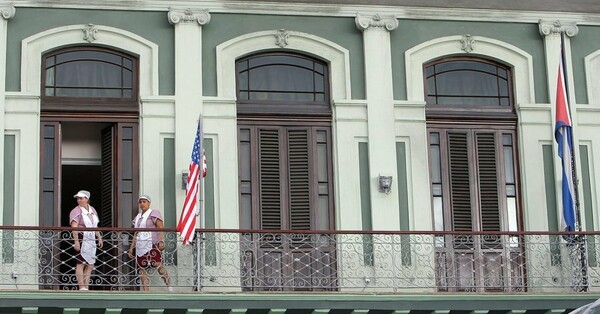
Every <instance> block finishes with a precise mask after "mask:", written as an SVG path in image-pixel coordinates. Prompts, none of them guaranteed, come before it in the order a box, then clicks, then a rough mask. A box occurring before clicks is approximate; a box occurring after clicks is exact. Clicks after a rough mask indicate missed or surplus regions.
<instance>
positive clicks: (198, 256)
mask: <svg viewBox="0 0 600 314" xmlns="http://www.w3.org/2000/svg"><path fill="white" fill-rule="evenodd" d="M198 125H202V114H199V115H198ZM200 147H201V148H202V149H201V151H200V154H201V155H200V165H199V167H200V175H199V178H198V180H199V181H200V182H198V185H199V189H198V210H197V211H196V219H198V220H199V222H200V223H199V224H197V226H200V228H201V229H204V219H203V218H204V206H203V205H204V197H203V195H204V178H203V175H204V129H203V128H200ZM194 233H196V230H194ZM202 237H203V236H202V235H201V233H196V237H195V238H196V291H200V289H201V287H202V276H201V271H202V251H203V250H202V247H201V246H203V245H204V241H203V239H202Z"/></svg>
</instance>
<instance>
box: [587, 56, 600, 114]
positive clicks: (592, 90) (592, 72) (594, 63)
mask: <svg viewBox="0 0 600 314" xmlns="http://www.w3.org/2000/svg"><path fill="white" fill-rule="evenodd" d="M584 60H585V61H584V62H585V83H586V87H587V96H588V104H594V105H595V106H600V91H599V90H598V89H600V73H598V71H599V70H600V49H599V50H596V51H594V52H592V53H590V54H589V55H587V56H586V57H585V58H584Z"/></svg>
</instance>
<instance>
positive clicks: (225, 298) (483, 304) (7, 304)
mask: <svg viewBox="0 0 600 314" xmlns="http://www.w3.org/2000/svg"><path fill="white" fill-rule="evenodd" d="M598 298H600V294H595V293H574V294H560V295H556V294H341V293H298V292H294V293H273V292H268V293H204V292H202V293H154V292H148V293H140V292H110V291H107V292H103V291H99V292H95V291H94V292H92V291H90V292H79V291H23V290H21V291H7V290H5V291H2V292H0V313H44V314H46V313H111V314H117V313H121V314H125V313H204V314H208V313H211V314H212V313H220V314H223V313H229V312H231V313H236V314H244V313H246V314H258V313H269V314H276V313H281V314H283V313H284V312H286V311H288V314H289V313H292V312H293V313H313V312H316V313H331V314H334V313H335V314H348V313H351V312H359V313H367V312H369V311H371V313H392V314H399V313H415V314H416V313H419V314H421V313H450V311H451V312H452V313H453V314H455V313H478V314H484V313H531V314H533V313H568V312H570V311H571V310H573V309H575V308H577V307H580V306H582V305H585V304H588V303H591V302H594V301H596V300H597V299H598Z"/></svg>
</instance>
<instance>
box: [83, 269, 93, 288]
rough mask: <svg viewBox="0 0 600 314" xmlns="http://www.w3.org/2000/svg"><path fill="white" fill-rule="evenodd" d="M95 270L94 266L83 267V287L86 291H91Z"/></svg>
mask: <svg viewBox="0 0 600 314" xmlns="http://www.w3.org/2000/svg"><path fill="white" fill-rule="evenodd" d="M93 270H94V265H89V264H87V265H85V267H83V286H84V287H85V288H86V289H88V290H89V289H90V279H92V271H93Z"/></svg>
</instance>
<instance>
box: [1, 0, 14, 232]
mask: <svg viewBox="0 0 600 314" xmlns="http://www.w3.org/2000/svg"><path fill="white" fill-rule="evenodd" d="M15 13H16V10H15V7H14V6H12V5H11V6H0V16H2V18H0V130H1V131H2V132H1V133H0V205H2V204H3V203H4V129H5V127H4V125H5V121H4V114H5V111H6V36H7V32H8V20H10V19H12V18H13V17H14V16H15ZM2 216H3V215H0V224H1V223H2Z"/></svg>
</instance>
